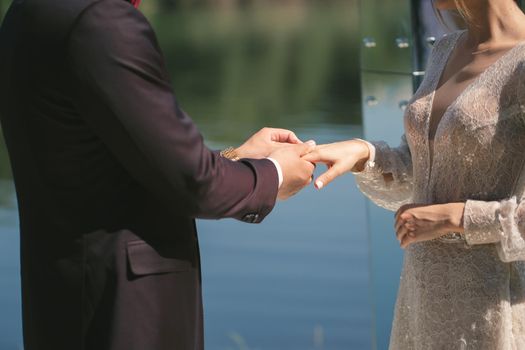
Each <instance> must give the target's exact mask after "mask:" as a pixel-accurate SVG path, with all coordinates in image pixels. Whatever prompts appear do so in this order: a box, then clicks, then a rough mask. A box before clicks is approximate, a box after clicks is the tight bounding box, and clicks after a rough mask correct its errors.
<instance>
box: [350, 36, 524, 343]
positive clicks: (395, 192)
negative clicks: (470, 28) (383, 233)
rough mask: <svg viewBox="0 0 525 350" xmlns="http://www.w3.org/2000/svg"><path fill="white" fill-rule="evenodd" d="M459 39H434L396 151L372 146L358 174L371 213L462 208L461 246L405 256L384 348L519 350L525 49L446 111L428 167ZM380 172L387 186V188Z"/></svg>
mask: <svg viewBox="0 0 525 350" xmlns="http://www.w3.org/2000/svg"><path fill="white" fill-rule="evenodd" d="M461 33H462V32H456V33H452V34H449V35H447V36H445V37H443V38H442V39H440V40H439V41H438V42H437V43H436V45H435V47H434V50H433V53H432V54H431V56H430V58H429V65H428V70H427V75H426V77H425V80H424V81H423V83H422V85H421V87H420V88H419V90H418V91H417V92H416V93H415V95H414V96H413V98H412V99H411V101H410V104H409V106H408V107H407V109H406V113H405V118H404V127H405V135H404V136H403V138H402V142H401V145H400V146H399V147H397V148H390V147H389V146H388V145H386V144H385V143H382V142H373V144H374V146H375V147H376V157H375V165H374V163H372V164H371V165H368V166H367V167H366V169H365V171H364V172H362V173H360V174H358V175H357V177H356V179H357V183H358V186H359V188H360V189H361V191H362V192H363V193H364V194H365V195H367V196H368V197H369V198H370V199H371V200H372V201H374V202H375V203H376V204H378V205H379V206H382V207H384V208H386V209H389V210H397V209H398V208H399V207H400V206H401V205H403V204H406V203H421V204H432V203H450V202H466V208H465V219H464V228H465V233H464V235H463V236H462V238H461V239H452V238H453V236H450V238H447V237H444V238H442V239H438V240H434V241H429V242H422V243H417V244H413V245H411V246H409V248H408V249H407V250H406V251H405V256H404V262H403V271H402V276H401V281H400V287H399V291H398V297H397V303H396V309H395V317H394V324H393V328H392V334H391V339H390V349H391V350H411V349H432V350H441V349H443V350H456V349H458V350H465V349H472V350H484V349H487V350H517V349H525V262H523V261H522V260H525V197H524V192H525V191H524V190H525V170H524V162H525V43H521V44H519V45H517V46H516V47H514V48H513V49H511V50H510V51H508V52H507V53H505V54H504V55H503V56H502V57H500V58H499V59H498V60H497V61H496V62H495V63H493V64H492V65H491V66H490V67H489V68H488V69H487V70H486V71H485V72H483V73H482V74H481V75H479V76H478V77H477V78H476V79H475V80H474V81H473V82H472V83H471V84H470V85H469V86H468V87H467V89H466V90H465V91H464V92H463V93H462V94H461V95H460V96H458V98H457V99H456V100H455V101H454V102H453V103H452V104H451V105H450V106H449V107H448V109H447V110H446V112H445V114H444V115H443V118H442V119H441V122H440V124H439V126H438V129H437V132H436V135H435V139H434V146H433V147H434V151H433V160H432V164H431V160H430V154H429V153H430V152H429V140H428V135H429V119H430V112H431V104H432V101H433V96H434V91H435V89H436V87H437V84H438V80H439V78H440V76H441V73H442V71H443V70H444V67H445V65H446V62H447V59H448V57H449V55H450V54H451V52H452V51H453V49H454V47H455V44H456V42H457V41H458V38H459V37H460V35H461ZM383 173H389V174H392V176H393V178H394V180H393V181H389V182H385V180H384V177H383V175H382V174H383Z"/></svg>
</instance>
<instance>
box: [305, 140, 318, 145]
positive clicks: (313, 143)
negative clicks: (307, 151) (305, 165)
mask: <svg viewBox="0 0 525 350" xmlns="http://www.w3.org/2000/svg"><path fill="white" fill-rule="evenodd" d="M306 143H307V144H308V145H310V146H315V145H316V143H315V141H314V140H310V141H306Z"/></svg>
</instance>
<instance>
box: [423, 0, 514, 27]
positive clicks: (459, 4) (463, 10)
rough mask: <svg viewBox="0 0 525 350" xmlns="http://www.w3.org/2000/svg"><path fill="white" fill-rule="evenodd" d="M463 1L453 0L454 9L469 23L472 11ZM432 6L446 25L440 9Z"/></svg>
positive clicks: (471, 18)
mask: <svg viewBox="0 0 525 350" xmlns="http://www.w3.org/2000/svg"><path fill="white" fill-rule="evenodd" d="M465 2H466V1H465V0H454V3H455V4H456V10H457V12H458V14H459V15H460V16H461V19H463V21H465V23H469V22H472V20H473V16H472V12H471V11H470V8H469V6H468V5H467V4H466V3H465ZM514 2H516V3H517V4H518V5H519V0H514ZM433 7H434V11H436V15H437V16H438V18H439V20H440V22H441V23H442V24H444V25H445V26H446V27H448V25H446V23H445V19H444V18H443V14H442V13H441V11H439V10H438V9H436V7H435V6H433Z"/></svg>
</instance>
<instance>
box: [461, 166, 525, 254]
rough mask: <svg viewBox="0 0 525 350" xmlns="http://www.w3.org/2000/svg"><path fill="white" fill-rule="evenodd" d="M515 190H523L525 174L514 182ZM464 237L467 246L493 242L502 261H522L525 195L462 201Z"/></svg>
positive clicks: (524, 188) (524, 237)
mask: <svg viewBox="0 0 525 350" xmlns="http://www.w3.org/2000/svg"><path fill="white" fill-rule="evenodd" d="M517 189H518V191H517V192H518V193H524V191H525V173H524V172H523V171H522V174H521V176H520V179H519V181H518V186H517ZM463 227H464V229H465V233H464V236H465V240H466V241H467V243H468V244H469V245H476V244H487V243H495V244H496V247H497V251H498V255H499V257H500V259H501V260H502V261H504V262H511V261H517V260H525V196H524V195H523V194H522V195H519V196H513V197H511V198H509V199H505V200H502V201H493V202H485V201H476V200H468V201H467V202H466V204H465V212H464V223H463Z"/></svg>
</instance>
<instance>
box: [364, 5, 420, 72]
mask: <svg viewBox="0 0 525 350" xmlns="http://www.w3.org/2000/svg"><path fill="white" fill-rule="evenodd" d="M361 11H362V12H361V19H362V20H361V23H362V34H363V38H362V39H363V50H362V69H364V70H368V71H386V72H396V73H411V70H412V65H411V50H410V48H411V46H412V25H411V21H410V2H409V1H399V0H366V1H361Z"/></svg>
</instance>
